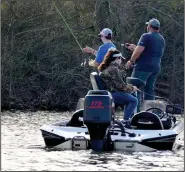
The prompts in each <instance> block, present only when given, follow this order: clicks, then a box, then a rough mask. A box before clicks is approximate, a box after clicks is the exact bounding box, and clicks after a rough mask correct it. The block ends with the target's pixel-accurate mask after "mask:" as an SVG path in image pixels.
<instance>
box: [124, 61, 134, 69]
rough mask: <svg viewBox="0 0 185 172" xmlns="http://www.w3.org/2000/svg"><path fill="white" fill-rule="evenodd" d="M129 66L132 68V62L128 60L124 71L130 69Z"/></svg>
mask: <svg viewBox="0 0 185 172" xmlns="http://www.w3.org/2000/svg"><path fill="white" fill-rule="evenodd" d="M131 66H132V62H131V61H130V60H129V61H128V62H127V63H126V65H125V67H126V69H130V68H131Z"/></svg>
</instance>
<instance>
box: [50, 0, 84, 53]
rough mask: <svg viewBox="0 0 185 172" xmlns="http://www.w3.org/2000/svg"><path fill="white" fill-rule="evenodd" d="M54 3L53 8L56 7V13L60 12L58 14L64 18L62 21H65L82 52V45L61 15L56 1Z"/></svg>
mask: <svg viewBox="0 0 185 172" xmlns="http://www.w3.org/2000/svg"><path fill="white" fill-rule="evenodd" d="M52 2H53V6H54V7H55V9H56V11H57V12H58V14H59V15H60V17H61V18H62V20H63V21H64V23H65V25H66V26H67V28H68V30H69V31H70V33H71V34H72V36H73V37H74V39H75V41H76V43H77V44H78V46H79V47H80V50H82V46H81V45H80V43H79V42H78V40H77V38H76V37H75V35H74V34H73V32H72V30H71V29H70V27H69V25H68V24H67V22H66V20H65V18H64V17H63V15H62V14H61V12H60V11H59V9H58V8H57V6H56V4H55V2H54V1H52Z"/></svg>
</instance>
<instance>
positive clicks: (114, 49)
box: [108, 47, 125, 59]
mask: <svg viewBox="0 0 185 172" xmlns="http://www.w3.org/2000/svg"><path fill="white" fill-rule="evenodd" d="M108 51H118V50H117V49H116V48H114V47H111V48H109V49H108ZM112 57H115V58H116V57H121V58H122V59H125V57H123V55H122V54H121V53H120V52H118V53H117V54H113V55H112Z"/></svg>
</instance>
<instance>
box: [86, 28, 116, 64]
mask: <svg viewBox="0 0 185 172" xmlns="http://www.w3.org/2000/svg"><path fill="white" fill-rule="evenodd" d="M98 35H99V36H100V38H101V41H102V42H103V44H102V45H101V46H100V47H99V49H98V51H96V50H94V49H92V48H90V47H88V46H86V47H85V48H83V52H86V53H90V54H94V55H95V56H96V58H95V60H90V61H89V66H93V67H98V66H99V65H100V64H101V62H102V61H103V59H104V56H105V54H106V53H107V52H108V49H109V48H111V47H114V48H116V46H115V45H114V44H113V43H112V41H111V39H112V30H110V29H109V28H104V29H103V30H102V31H101V32H100V33H99V34H98Z"/></svg>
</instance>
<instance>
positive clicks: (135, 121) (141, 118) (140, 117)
mask: <svg viewBox="0 0 185 172" xmlns="http://www.w3.org/2000/svg"><path fill="white" fill-rule="evenodd" d="M131 126H132V127H133V128H136V129H146V130H163V129H164V127H163V124H162V122H161V120H160V118H159V117H158V116H157V115H156V114H154V113H152V112H146V111H142V112H139V113H137V114H135V115H134V116H133V117H132V119H131Z"/></svg>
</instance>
